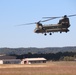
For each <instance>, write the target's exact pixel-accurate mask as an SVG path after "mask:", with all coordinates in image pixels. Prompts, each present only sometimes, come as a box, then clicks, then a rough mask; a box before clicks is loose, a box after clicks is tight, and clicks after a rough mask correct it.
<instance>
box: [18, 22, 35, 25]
mask: <svg viewBox="0 0 76 75" xmlns="http://www.w3.org/2000/svg"><path fill="white" fill-rule="evenodd" d="M31 24H36V22H34V23H26V24H20V25H17V26H23V25H31Z"/></svg>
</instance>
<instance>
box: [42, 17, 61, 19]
mask: <svg viewBox="0 0 76 75" xmlns="http://www.w3.org/2000/svg"><path fill="white" fill-rule="evenodd" d="M42 18H44V19H45V18H51V19H52V18H54V19H55V18H61V17H42Z"/></svg>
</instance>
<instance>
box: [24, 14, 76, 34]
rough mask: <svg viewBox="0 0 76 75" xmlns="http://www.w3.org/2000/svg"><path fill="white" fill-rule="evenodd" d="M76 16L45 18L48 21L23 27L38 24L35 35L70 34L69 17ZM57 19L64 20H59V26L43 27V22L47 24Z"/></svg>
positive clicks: (49, 25)
mask: <svg viewBox="0 0 76 75" xmlns="http://www.w3.org/2000/svg"><path fill="white" fill-rule="evenodd" d="M73 16H76V14H75V15H68V16H67V15H64V16H61V17H43V18H45V19H46V20H43V21H41V20H40V21H38V22H34V23H28V24H23V25H30V24H36V28H35V29H34V32H35V33H42V34H44V35H47V33H49V34H50V35H52V33H54V32H60V33H62V32H66V33H67V32H68V31H69V29H68V28H69V27H70V22H69V18H68V17H73ZM57 18H62V19H61V20H59V23H58V24H48V25H43V24H42V22H46V21H49V20H53V19H57Z"/></svg>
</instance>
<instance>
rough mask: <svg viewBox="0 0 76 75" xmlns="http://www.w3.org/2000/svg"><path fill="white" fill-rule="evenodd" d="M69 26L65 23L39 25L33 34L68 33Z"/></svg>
mask: <svg viewBox="0 0 76 75" xmlns="http://www.w3.org/2000/svg"><path fill="white" fill-rule="evenodd" d="M68 28H69V26H68V24H67V23H64V24H49V25H42V24H41V23H40V24H39V23H38V24H37V25H36V28H35V29H34V32H35V33H44V34H45V35H46V33H50V35H51V33H52V32H53V33H54V32H60V33H62V32H66V33H67V32H68V31H69V29H68Z"/></svg>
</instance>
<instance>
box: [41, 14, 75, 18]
mask: <svg viewBox="0 0 76 75" xmlns="http://www.w3.org/2000/svg"><path fill="white" fill-rule="evenodd" d="M73 16H76V14H74V15H68V16H67V17H73ZM62 17H64V16H60V17H42V18H54V19H55V18H62Z"/></svg>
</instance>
